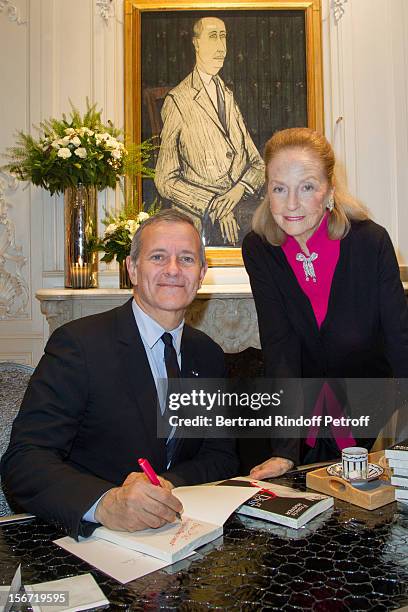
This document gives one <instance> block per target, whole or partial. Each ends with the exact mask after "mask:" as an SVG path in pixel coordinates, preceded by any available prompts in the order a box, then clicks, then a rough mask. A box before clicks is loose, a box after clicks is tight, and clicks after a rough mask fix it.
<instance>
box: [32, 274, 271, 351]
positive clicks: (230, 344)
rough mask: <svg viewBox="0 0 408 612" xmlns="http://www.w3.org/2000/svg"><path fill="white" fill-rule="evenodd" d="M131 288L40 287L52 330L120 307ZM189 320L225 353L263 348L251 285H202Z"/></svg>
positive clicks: (45, 312)
mask: <svg viewBox="0 0 408 612" xmlns="http://www.w3.org/2000/svg"><path fill="white" fill-rule="evenodd" d="M131 295H132V292H131V290H130V289H82V290H81V289H58V288H57V289H40V290H39V291H37V293H36V297H37V299H38V300H39V301H40V303H41V312H42V313H43V314H44V315H45V317H46V319H47V321H48V324H49V329H50V333H52V332H53V331H54V330H55V329H56V328H57V327H59V326H60V325H63V324H64V323H68V321H72V320H73V319H79V318H80V317H86V316H88V315H92V314H96V313H99V312H103V311H105V310H110V309H111V308H115V307H116V306H121V305H122V304H124V302H126V300H128V299H129V298H130V296H131ZM186 321H187V323H189V324H190V325H192V326H193V327H196V328H197V329H201V330H202V331H204V332H205V333H206V334H208V335H209V336H210V337H211V338H213V339H214V340H215V341H216V342H217V343H218V344H220V345H221V347H222V348H223V349H224V351H225V352H226V353H239V352H240V351H243V350H245V349H246V348H248V347H251V346H252V347H254V348H260V343H259V335H258V321H257V316H256V311H255V305H254V300H253V298H252V293H251V289H250V287H249V285H248V284H236V285H232V284H231V285H203V287H202V288H201V289H200V291H199V292H198V294H197V297H196V299H195V300H194V302H193V303H192V304H191V306H190V307H189V309H188V311H187V313H186Z"/></svg>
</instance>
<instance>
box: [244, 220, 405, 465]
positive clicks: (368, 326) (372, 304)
mask: <svg viewBox="0 0 408 612" xmlns="http://www.w3.org/2000/svg"><path fill="white" fill-rule="evenodd" d="M242 253H243V258H244V262H245V267H246V269H247V271H248V274H249V277H250V281H251V287H252V292H253V295H254V300H255V304H256V309H257V313H258V324H259V332H260V339H261V344H262V351H263V354H264V359H265V374H266V376H268V377H298V378H300V377H304V378H319V377H325V378H386V377H389V376H396V377H407V376H408V309H407V302H406V299H405V296H404V291H403V288H402V284H401V280H400V274H399V267H398V263H397V259H396V257H395V253H394V249H393V246H392V243H391V240H390V238H389V236H388V234H387V232H386V230H385V229H384V228H382V227H381V226H379V225H377V224H376V223H374V222H373V221H362V222H355V223H352V227H351V229H350V231H349V233H348V234H347V236H346V237H345V238H343V239H342V240H341V243H340V257H339V261H338V263H337V267H336V270H335V273H334V277H333V281H332V286H331V292H330V299H329V305H328V311H327V315H326V318H325V320H324V321H323V323H322V325H321V327H320V329H319V327H318V325H317V322H316V318H315V316H314V312H313V309H312V306H311V303H310V301H309V299H308V297H307V296H306V294H305V293H303V291H302V289H301V287H300V286H299V284H298V282H297V280H296V277H295V275H294V273H293V271H292V269H291V267H290V265H289V264H288V262H287V260H286V257H285V254H284V252H283V250H282V249H281V247H276V246H272V245H270V244H269V243H267V242H265V241H264V240H262V239H261V238H260V237H259V236H258V235H257V234H255V233H254V232H251V233H250V234H248V235H247V236H246V237H245V239H244V243H243V245H242ZM380 427H381V425H380V424H379V427H378V429H380ZM272 442H273V443H275V442H276V441H272ZM254 446H256V445H255V444H254ZM283 446H284V443H283ZM258 448H259V446H258ZM274 450H275V449H274ZM280 450H282V445H281V449H280ZM269 452H270V448H269ZM283 452H284V450H283ZM274 454H277V453H274ZM282 456H288V454H284V455H282ZM266 458H267V457H264V459H266ZM255 460H256V461H259V456H257V457H256V459H255Z"/></svg>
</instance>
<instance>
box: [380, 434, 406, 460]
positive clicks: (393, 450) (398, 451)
mask: <svg viewBox="0 0 408 612" xmlns="http://www.w3.org/2000/svg"><path fill="white" fill-rule="evenodd" d="M385 456H386V457H387V459H403V460H404V461H408V439H407V440H403V441H402V442H398V443H397V444H394V445H393V446H391V447H390V448H387V449H386V450H385Z"/></svg>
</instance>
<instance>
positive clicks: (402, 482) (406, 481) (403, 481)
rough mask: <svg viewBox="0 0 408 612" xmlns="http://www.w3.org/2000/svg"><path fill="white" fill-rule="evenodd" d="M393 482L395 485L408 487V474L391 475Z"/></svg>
mask: <svg viewBox="0 0 408 612" xmlns="http://www.w3.org/2000/svg"><path fill="white" fill-rule="evenodd" d="M391 484H392V485H394V487H405V488H406V489H408V476H407V477H404V476H391Z"/></svg>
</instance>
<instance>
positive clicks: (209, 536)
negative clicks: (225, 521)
mask: <svg viewBox="0 0 408 612" xmlns="http://www.w3.org/2000/svg"><path fill="white" fill-rule="evenodd" d="M221 534H222V527H219V526H218V525H213V524H210V523H204V522H203V521H196V520H195V519H191V518H189V517H186V516H184V515H183V520H182V521H175V522H174V523H168V524H167V525H163V527H159V528H158V529H143V530H142V531H133V532H128V531H113V530H111V529H107V528H106V527H98V528H97V529H96V530H95V531H94V536H95V537H97V538H101V539H103V540H108V541H109V542H114V543H115V544H118V545H119V546H124V547H126V548H131V549H133V550H138V551H141V552H144V553H146V554H147V555H152V556H153V557H157V558H158V559H163V560H164V561H167V562H168V563H174V562H175V561H178V560H179V559H182V558H183V557H185V556H187V555H188V554H191V552H192V551H193V550H194V548H196V547H198V546H201V545H202V544H206V543H207V542H210V541H211V540H214V539H215V538H217V537H218V536H219V535H221Z"/></svg>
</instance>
